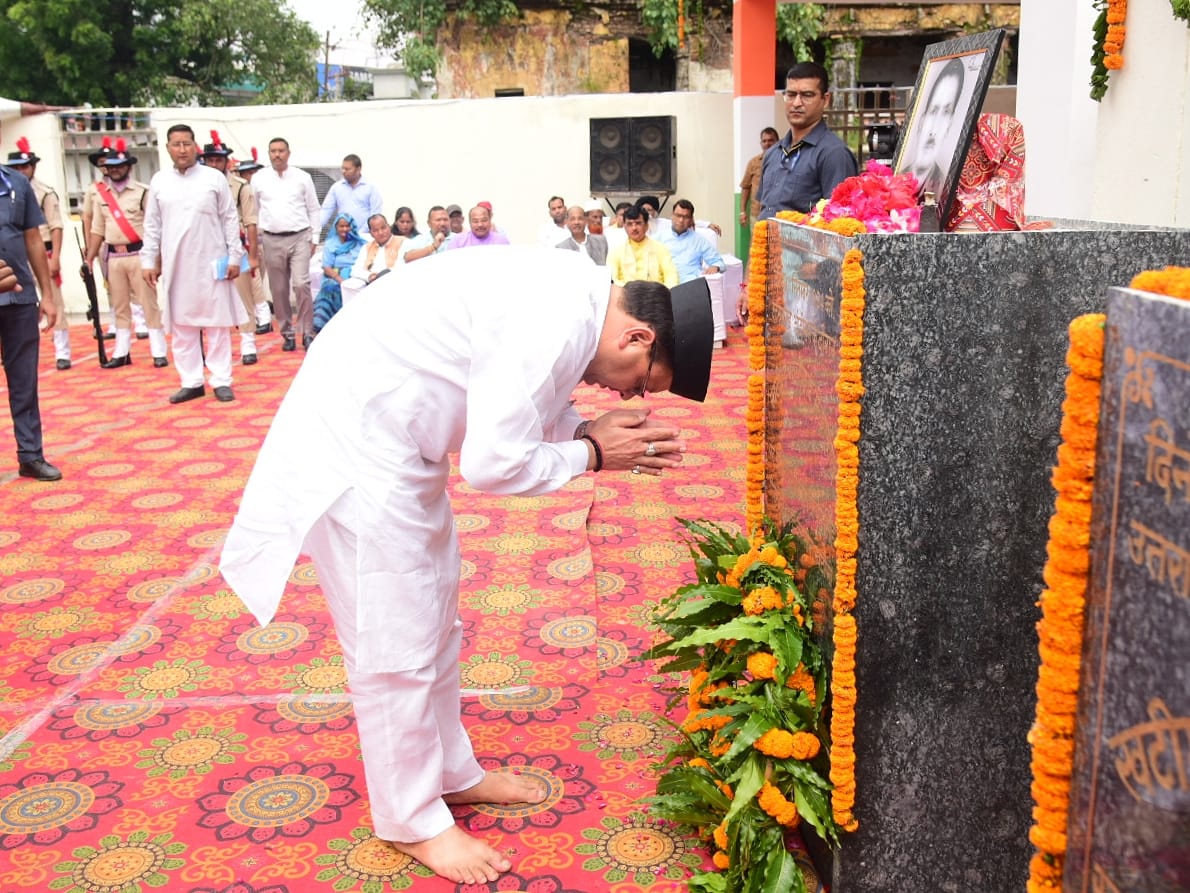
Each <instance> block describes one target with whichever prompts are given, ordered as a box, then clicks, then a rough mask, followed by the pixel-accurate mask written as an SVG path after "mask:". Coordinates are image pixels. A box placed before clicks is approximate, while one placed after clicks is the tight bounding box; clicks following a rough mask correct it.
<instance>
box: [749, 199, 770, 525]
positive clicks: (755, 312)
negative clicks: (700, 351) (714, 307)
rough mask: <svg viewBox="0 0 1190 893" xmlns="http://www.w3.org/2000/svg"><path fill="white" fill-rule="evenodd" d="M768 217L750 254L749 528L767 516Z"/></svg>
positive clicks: (755, 229)
mask: <svg viewBox="0 0 1190 893" xmlns="http://www.w3.org/2000/svg"><path fill="white" fill-rule="evenodd" d="M768 226H769V224H768V221H767V220H758V221H756V225H755V226H754V227H753V229H752V248H751V249H750V251H751V253H750V255H749V257H748V323H747V325H746V326H745V327H744V331H745V333H746V334H747V336H748V370H749V372H748V408H747V410H746V412H745V414H744V419H745V421H746V423H747V428H748V453H747V458H746V460H745V464H744V480H745V486H744V521H745V529H747V530H756V529H757V528H758V527H759V526H760V522H761V519H762V518H763V517H764V391H765V388H764V368H765V355H766V347H765V337H764V315H765V288H766V283H767V282H768V270H769V238H768Z"/></svg>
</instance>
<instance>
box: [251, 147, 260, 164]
mask: <svg viewBox="0 0 1190 893" xmlns="http://www.w3.org/2000/svg"><path fill="white" fill-rule="evenodd" d="M252 160H253V161H258V160H259V159H258V158H257V156H256V147H255V146H253V147H252Z"/></svg>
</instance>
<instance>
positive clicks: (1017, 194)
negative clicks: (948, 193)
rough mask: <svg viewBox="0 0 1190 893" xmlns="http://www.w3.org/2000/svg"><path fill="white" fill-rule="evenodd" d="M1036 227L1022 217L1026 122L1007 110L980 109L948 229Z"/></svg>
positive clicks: (979, 229)
mask: <svg viewBox="0 0 1190 893" xmlns="http://www.w3.org/2000/svg"><path fill="white" fill-rule="evenodd" d="M1043 225H1044V224H1043ZM1036 228H1038V224H1028V223H1026V222H1025V128H1024V127H1023V126H1022V125H1021V122H1020V121H1018V120H1017V119H1016V118H1013V117H1012V116H1011V115H987V114H985V115H980V116H979V124H978V125H977V127H976V129H975V138H974V139H973V140H972V141H971V149H970V150H969V151H968V152H967V160H966V162H965V163H964V164H963V172H962V174H961V175H960V176H959V185H958V188H957V189H956V190H955V199H954V202H953V203H952V205H951V210H950V219H949V220H948V221H947V224H946V229H947V231H949V232H954V231H956V230H966V231H980V232H994V231H996V230H1014V229H1036Z"/></svg>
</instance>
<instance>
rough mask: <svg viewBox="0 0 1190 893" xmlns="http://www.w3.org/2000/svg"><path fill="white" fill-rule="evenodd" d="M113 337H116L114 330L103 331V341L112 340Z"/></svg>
mask: <svg viewBox="0 0 1190 893" xmlns="http://www.w3.org/2000/svg"><path fill="white" fill-rule="evenodd" d="M115 337H116V333H115V332H104V333H103V340H104V341H112V340H113V339H114V338H115Z"/></svg>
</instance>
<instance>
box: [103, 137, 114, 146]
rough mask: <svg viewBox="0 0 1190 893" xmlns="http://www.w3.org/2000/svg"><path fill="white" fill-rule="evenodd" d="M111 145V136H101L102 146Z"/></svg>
mask: <svg viewBox="0 0 1190 893" xmlns="http://www.w3.org/2000/svg"><path fill="white" fill-rule="evenodd" d="M111 147H112V138H111V137H110V136H105V137H104V138H103V148H105V149H110V148H111Z"/></svg>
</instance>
